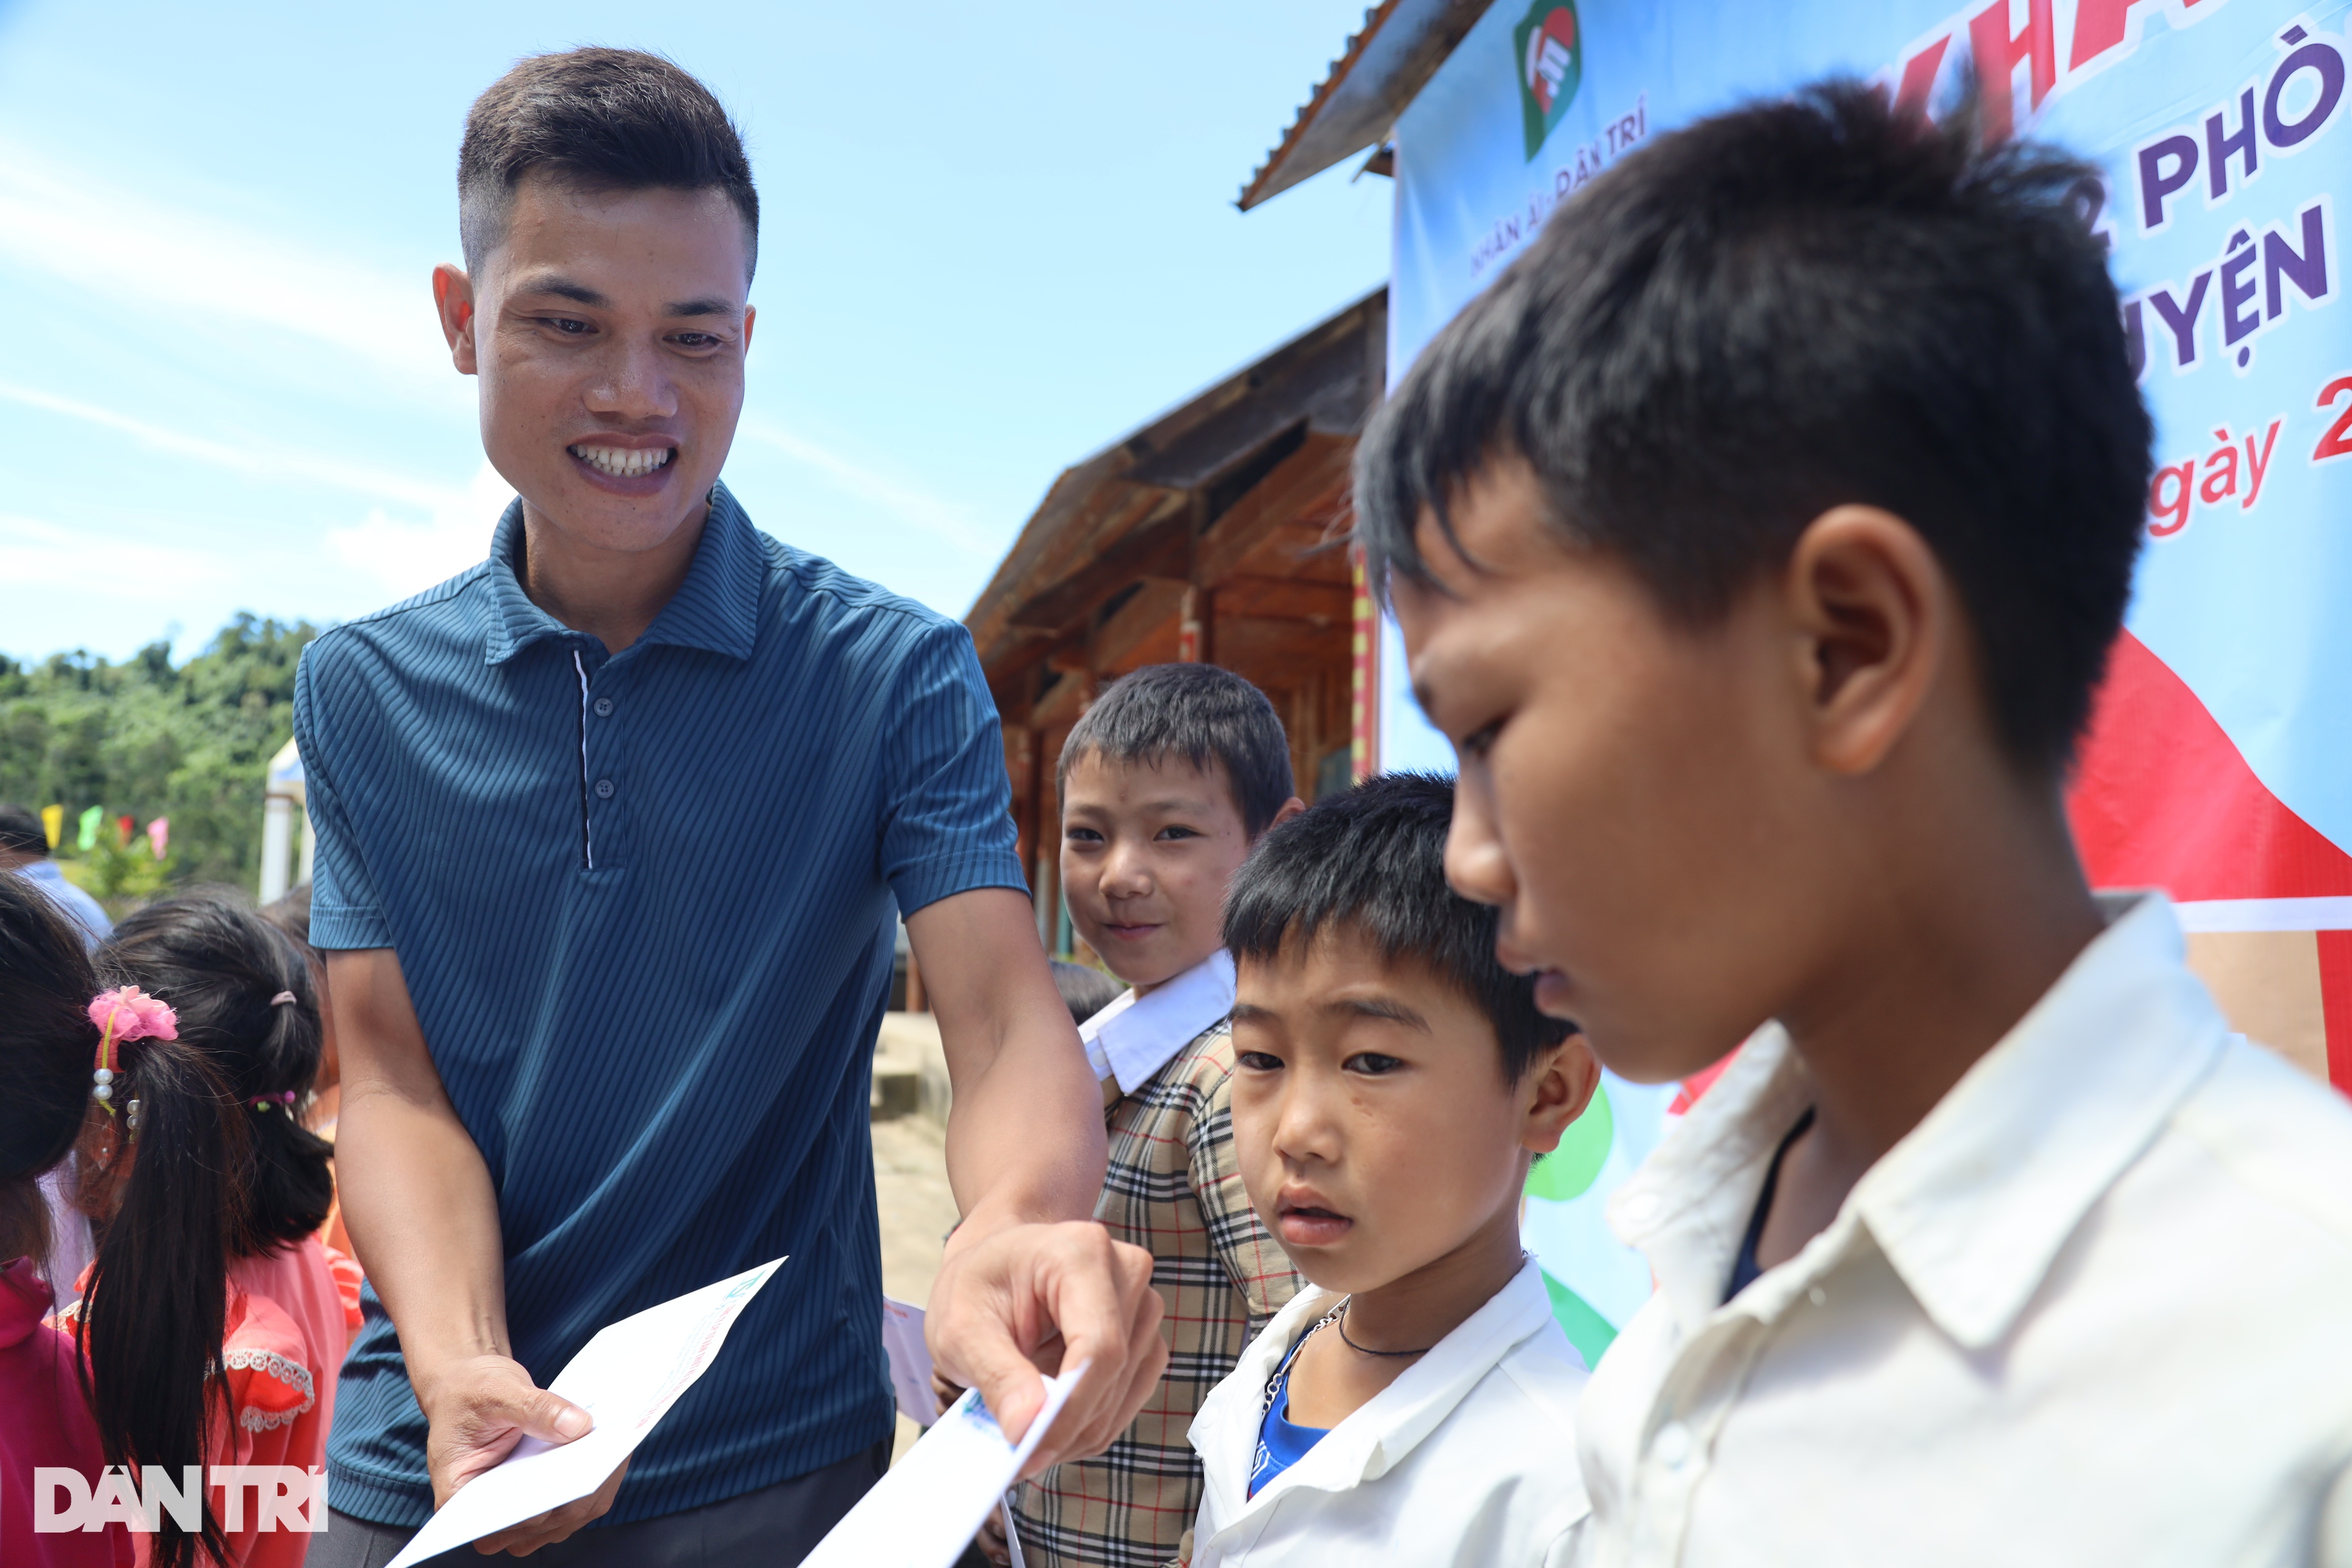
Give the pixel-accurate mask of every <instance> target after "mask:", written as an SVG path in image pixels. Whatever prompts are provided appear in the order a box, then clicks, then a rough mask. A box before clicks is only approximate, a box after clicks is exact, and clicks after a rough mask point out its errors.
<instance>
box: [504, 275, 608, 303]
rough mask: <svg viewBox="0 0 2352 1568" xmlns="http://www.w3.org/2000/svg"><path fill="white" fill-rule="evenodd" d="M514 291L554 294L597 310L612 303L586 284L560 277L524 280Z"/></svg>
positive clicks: (519, 292)
mask: <svg viewBox="0 0 2352 1568" xmlns="http://www.w3.org/2000/svg"><path fill="white" fill-rule="evenodd" d="M514 291H515V292H516V293H518V294H552V295H554V296H555V297H556V298H557V299H559V300H572V302H573V303H575V304H581V305H586V306H589V307H590V308H592V309H595V310H602V309H604V307H605V306H607V305H610V304H611V303H612V301H611V300H607V299H605V298H604V296H603V295H602V294H599V293H598V292H596V290H595V289H591V288H590V287H588V285H586V284H585V283H574V282H573V281H572V279H569V278H565V277H562V276H560V275H557V276H549V277H540V278H525V279H520V280H519V281H518V282H517V283H516V284H515V286H514Z"/></svg>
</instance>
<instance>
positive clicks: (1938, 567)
mask: <svg viewBox="0 0 2352 1568" xmlns="http://www.w3.org/2000/svg"><path fill="white" fill-rule="evenodd" d="M1781 586H1782V592H1783V595H1784V607H1785V609H1786V611H1787V613H1788V615H1789V616H1790V620H1791V621H1792V622H1793V623H1794V629H1795V632H1796V639H1795V641H1796V647H1795V654H1794V657H1795V658H1796V660H1797V668H1796V672H1795V673H1796V676H1797V679H1799V680H1800V681H1801V683H1802V686H1803V694H1802V700H1803V702H1804V704H1805V706H1806V709H1807V710H1808V713H1809V716H1810V720H1811V727H1812V731H1813V738H1812V752H1813V755H1814V758H1815V760H1816V761H1817V762H1819V763H1821V764H1822V766H1823V767H1826V768H1828V769H1829V770H1830V771H1831V772H1832V773H1843V774H1849V775H1851V774H1859V773H1869V772H1871V771H1872V770H1874V768H1876V767H1877V766H1878V765H1879V763H1882V762H1884V761H1885V758H1886V755H1887V753H1888V752H1890V751H1892V750H1893V749H1894V746H1895V742H1896V741H1898V740H1900V739H1901V738H1902V736H1903V734H1904V732H1905V731H1906V730H1907V729H1908V728H1909V727H1910V725H1911V722H1912V721H1913V719H1914V718H1915V717H1916V715H1917V713H1918V711H1919V710H1920V707H1921V706H1922V705H1923V704H1924V703H1925V702H1926V701H1927V694H1928V692H1929V691H1930V689H1932V688H1933V687H1934V685H1935V682H1936V678H1937V674H1938V673H1939V672H1940V670H1941V668H1942V666H1943V662H1944V660H1945V659H1946V658H1948V657H1949V649H1948V646H1947V645H1948V642H1949V640H1950V637H1951V636H1952V634H1953V633H1954V632H1955V631H1956V630H1957V629H1958V626H1959V625H1960V622H1959V617H1958V613H1957V606H1956V605H1954V603H1953V598H1952V593H1953V590H1952V586H1951V581H1950V579H1949V578H1948V577H1947V576H1946V575H1945V573H1944V568H1943V564H1942V563H1940V562H1938V561H1937V559H1936V553H1935V552H1934V551H1932V550H1930V549H1929V548H1928V547H1927V541H1926V540H1924V539H1922V538H1920V537H1919V533H1918V531H1917V530H1916V529H1914V528H1913V527H1912V526H1911V525H1910V524H1909V523H1907V522H1906V521H1903V519H1901V518H1899V517H1897V516H1895V514H1894V513H1893V512H1890V511H1885V510H1881V509H1880V508H1877V507H1874V506H1839V507H1832V508H1831V509H1830V510H1828V511H1825V512H1823V513H1822V515H1821V516H1819V517H1817V518H1815V519H1813V521H1811V523H1809V524H1807V525H1806V528H1805V531H1804V532H1803V533H1801V534H1800V535H1799V536H1798V539H1797V545H1796V548H1795V549H1794V550H1793V551H1791V552H1790V556H1789V563H1788V565H1787V567H1786V568H1785V570H1784V571H1783V573H1782V575H1781Z"/></svg>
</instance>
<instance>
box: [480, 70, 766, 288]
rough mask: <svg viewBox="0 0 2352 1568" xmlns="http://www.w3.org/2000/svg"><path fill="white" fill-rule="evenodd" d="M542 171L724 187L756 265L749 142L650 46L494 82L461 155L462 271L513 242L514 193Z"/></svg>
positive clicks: (602, 186) (756, 206) (575, 178)
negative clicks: (510, 223) (649, 49)
mask: <svg viewBox="0 0 2352 1568" xmlns="http://www.w3.org/2000/svg"><path fill="white" fill-rule="evenodd" d="M533 170H543V171H545V172H547V173H549V174H554V175H557V176H559V177H561V178H562V179H563V180H565V181H567V182H569V183H571V184H574V185H576V186H578V187H580V188H582V189H585V190H591V191H642V190H651V189H656V188H662V189H668V190H677V191H712V190H715V191H723V192H725V193H726V195H727V199H728V200H729V201H730V202H732V203H734V204H735V210H736V211H737V212H739V213H740V214H741V215H742V216H743V228H744V231H745V235H746V237H747V239H748V243H749V256H750V265H751V266H753V267H756V266H757V265H758V263H759V258H760V193H759V192H758V191H757V190H755V189H754V188H753V187H752V184H751V160H750V159H749V158H746V157H745V156H744V155H743V138H742V136H741V134H740V132H738V131H737V130H736V129H735V123H734V121H731V120H730V119H728V118H727V110H724V109H723V108H721V107H719V100H718V99H716V98H714V97H712V96H711V93H710V89H709V88H707V87H704V86H703V85H702V84H701V83H700V82H699V81H697V80H696V79H694V78H693V77H692V76H690V75H688V73H687V72H686V71H685V70H683V69H681V68H679V67H678V66H677V64H676V63H675V62H673V61H670V60H667V59H665V58H662V57H661V56H659V55H656V54H648V53H646V51H645V50H643V49H601V48H587V49H567V50H565V51H564V52H562V54H552V55H532V56H530V58H526V59H520V60H517V61H516V62H515V65H514V68H513V69H511V70H509V71H508V72H507V74H506V75H504V76H502V77H500V78H499V79H498V80H497V81H495V82H493V83H491V84H490V87H489V89H488V91H486V92H484V93H483V94H482V96H481V97H479V98H478V99H476V100H474V107H473V108H472V109H471V110H468V111H467V115H466V139H465V141H464V142H462V143H461V144H460V145H459V147H458V149H457V230H458V237H459V239H460V241H461V242H462V243H463V244H464V246H465V249H466V269H467V271H469V272H473V273H476V274H478V273H479V272H480V270H481V266H482V259H483V258H485V257H487V256H488V254H489V253H490V252H491V251H493V250H495V249H497V248H498V247H499V243H500V242H501V241H502V240H504V239H505V238H506V227H507V218H508V216H509V214H510V213H511V212H512V210H513V207H514V195H515V188H516V187H517V186H518V185H520V184H521V183H522V179H523V176H524V175H526V174H530V173H531V172H532V171H533Z"/></svg>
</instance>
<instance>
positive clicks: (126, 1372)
mask: <svg viewBox="0 0 2352 1568" xmlns="http://www.w3.org/2000/svg"><path fill="white" fill-rule="evenodd" d="M100 962H101V965H102V967H103V969H104V971H105V978H106V979H107V980H108V981H109V982H110V983H113V984H131V985H137V986H138V987H140V988H141V989H142V990H143V991H145V992H146V993H147V994H150V995H152V996H155V997H157V998H159V999H161V1000H163V1001H164V1002H166V1003H169V1004H170V1005H171V1006H172V1008H173V1011H174V1013H175V1014H176V1015H177V1016H178V1032H179V1037H178V1039H176V1040H169V1041H164V1040H152V1039H150V1040H140V1041H136V1042H133V1043H132V1044H131V1046H130V1047H128V1048H127V1050H126V1051H125V1053H124V1068H125V1071H126V1074H127V1077H128V1084H127V1087H126V1085H124V1084H123V1083H121V1082H118V1083H117V1085H116V1088H115V1098H114V1103H115V1104H116V1105H118V1106H126V1107H127V1105H128V1104H129V1102H131V1101H132V1100H135V1101H136V1102H137V1103H138V1105H139V1116H138V1123H137V1128H136V1136H135V1138H134V1139H132V1140H131V1142H129V1144H128V1145H127V1146H128V1147H129V1148H130V1149H131V1152H132V1156H131V1160H130V1170H129V1173H128V1175H127V1176H126V1177H125V1178H124V1179H123V1180H122V1181H121V1183H120V1184H119V1190H120V1195H121V1207H120V1208H119V1209H118V1210H117V1211H116V1212H115V1213H114V1215H113V1216H112V1218H111V1219H110V1220H108V1221H107V1222H106V1223H105V1226H104V1234H103V1236H102V1237H101V1239H100V1243H99V1249H98V1264H97V1269H96V1271H95V1273H94V1274H93V1275H92V1276H91V1279H90V1288H89V1292H88V1293H87V1294H86V1296H85V1297H84V1301H83V1308H82V1324H83V1332H84V1337H85V1341H86V1343H87V1345H88V1349H89V1375H90V1380H91V1384H92V1388H91V1406H92V1408H93V1409H94V1410H95V1411H96V1413H97V1415H98V1423H99V1431H100V1436H102V1437H103V1439H104V1440H105V1443H106V1450H107V1459H108V1462H110V1463H112V1464H138V1465H163V1466H165V1467H168V1468H173V1469H174V1470H175V1471H176V1469H177V1468H178V1467H181V1466H184V1465H189V1464H196V1463H201V1462H203V1460H204V1458H205V1439H206V1437H207V1436H208V1434H209V1431H210V1430H211V1428H210V1426H208V1421H210V1420H217V1421H221V1422H223V1423H226V1420H227V1418H228V1415H229V1412H228V1411H227V1409H226V1403H225V1402H226V1394H225V1391H224V1388H225V1385H224V1384H221V1383H220V1382H219V1381H218V1379H217V1378H216V1377H215V1376H214V1371H215V1369H216V1368H217V1367H218V1366H219V1364H220V1356H221V1330H222V1322H223V1319H224V1318H225V1316H226V1311H227V1304H228V1303H227V1269H228V1263H229V1260H230V1258H232V1257H239V1256H242V1257H259V1256H261V1255H263V1254H265V1253H268V1252H269V1251H271V1250H273V1249H275V1248H277V1247H281V1246H285V1245H289V1244H291V1243H294V1242H299V1241H300V1240H301V1239H302V1237H305V1236H308V1235H310V1233H311V1232H313V1231H315V1230H317V1229H318V1228H319V1226H320V1225H322V1224H324V1223H325V1221H326V1217H327V1214H328V1211H329V1209H330V1208H331V1205H332V1203H333V1199H334V1183H333V1177H332V1174H331V1168H330V1166H329V1163H328V1162H329V1160H330V1158H331V1154H332V1152H333V1151H332V1148H331V1145H329V1144H328V1143H327V1142H325V1140H323V1139H321V1138H320V1137H319V1136H318V1135H317V1134H315V1133H313V1132H311V1131H310V1130H309V1129H308V1128H306V1127H304V1126H303V1125H302V1124H301V1111H302V1101H303V1099H304V1097H305V1096H306V1095H308V1094H309V1092H310V1084H311V1080H312V1079H315V1078H316V1077H317V1076H318V1071H319V1047H320V1026H319V1008H318V1000H317V995H316V993H315V992H314V990H313V988H312V985H311V981H310V965H309V964H308V963H307V962H305V960H304V959H303V957H302V956H301V954H300V952H299V950H297V948H296V947H295V946H294V944H293V942H292V941H291V940H290V939H289V938H288V937H287V936H286V935H285V934H284V933H283V932H281V931H278V930H276V929H275V928H273V927H271V926H270V925H268V923H267V922H265V921H263V920H262V919H261V917H260V916H259V915H257V913H256V912H255V911H254V910H253V909H252V907H251V906H250V905H249V904H248V903H247V902H246V901H245V900H244V899H243V898H242V896H240V895H239V894H237V893H236V892H234V891H230V890H227V889H198V890H196V891H194V892H190V893H186V894H183V895H181V896H179V897H177V898H173V899H167V900H163V901H161V902H158V903H154V904H151V905H149V906H148V907H147V908H145V909H143V910H140V911H139V912H138V913H136V914H134V915H132V916H131V918H130V919H128V920H126V921H123V922H122V924H121V925H120V926H119V927H117V928H116V930H115V933H114V936H113V938H112V939H111V940H110V942H108V943H107V945H106V947H105V948H104V950H103V951H102V952H101V955H100ZM280 997H284V998H286V1000H283V1001H280V1000H278V998H280ZM125 1131H129V1130H128V1129H125ZM119 1137H120V1134H118V1138H119ZM215 1406H217V1407H218V1408H217V1409H216V1410H215V1409H214V1408H213V1407H215ZM163 1523H164V1531H163V1533H160V1534H158V1535H156V1536H155V1537H154V1538H153V1543H154V1562H155V1563H156V1565H157V1568H184V1565H185V1564H186V1563H187V1562H188V1560H189V1557H190V1555H191V1554H192V1553H193V1552H194V1546H195V1538H194V1537H192V1536H189V1535H186V1534H184V1533H183V1532H181V1531H178V1529H177V1527H176V1526H173V1525H172V1524H171V1523H170V1521H169V1520H168V1517H167V1518H166V1520H165V1521H163ZM203 1539H204V1541H205V1544H206V1546H207V1548H208V1549H210V1550H213V1551H214V1552H215V1554H216V1555H218V1554H219V1541H220V1534H219V1525H218V1522H217V1521H215V1519H214V1518H213V1517H212V1514H211V1512H210V1510H206V1512H205V1521H204V1527H203Z"/></svg>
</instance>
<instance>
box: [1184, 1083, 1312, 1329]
mask: <svg viewBox="0 0 2352 1568" xmlns="http://www.w3.org/2000/svg"><path fill="white" fill-rule="evenodd" d="M1217 1054H1218V1055H1219V1056H1220V1057H1229V1056H1230V1054H1231V1044H1230V1037H1227V1044H1226V1048H1225V1049H1224V1050H1223V1051H1221V1052H1219V1053H1217ZM1221 1068H1222V1070H1219V1071H1218V1072H1217V1074H1216V1077H1215V1079H1214V1081H1213V1083H1210V1084H1208V1085H1206V1086H1204V1087H1205V1088H1206V1089H1207V1093H1206V1096H1205V1098H1204V1099H1203V1100H1202V1105H1201V1108H1200V1112H1199V1114H1198V1115H1196V1116H1194V1117H1193V1119H1192V1130H1191V1131H1190V1132H1189V1133H1188V1134H1187V1135H1186V1142H1187V1144H1188V1145H1189V1152H1190V1154H1191V1156H1192V1169H1191V1176H1192V1192H1193V1195H1194V1196H1195V1197H1197V1198H1198V1199H1199V1200H1200V1204H1201V1218H1202V1222H1203V1223H1204V1224H1206V1225H1207V1226H1208V1227H1209V1245H1210V1246H1211V1247H1214V1248H1215V1249H1216V1254H1217V1261H1218V1262H1219V1263H1221V1264H1223V1266H1224V1270H1225V1275H1226V1277H1227V1278H1228V1279H1232V1280H1233V1282H1234V1289H1236V1290H1238V1291H1240V1292H1241V1294H1242V1298H1243V1300H1246V1301H1247V1302H1248V1303H1249V1319H1250V1321H1249V1331H1250V1337H1251V1338H1252V1339H1255V1338H1256V1337H1257V1336H1258V1334H1259V1332H1260V1331H1263V1330H1264V1329H1265V1325H1266V1324H1267V1322H1268V1321H1271V1320H1272V1319H1273V1317H1274V1315H1275V1314H1276V1312H1279V1311H1281V1310H1282V1309H1283V1308H1284V1307H1286V1306H1287V1305H1289V1303H1290V1299H1291V1297H1293V1296H1295V1295H1297V1293H1298V1276H1297V1273H1295V1272H1294V1271H1293V1270H1292V1268H1291V1267H1290V1258H1289V1255H1288V1254H1287V1253H1285V1252H1284V1251H1283V1250H1282V1247H1281V1245H1280V1244H1279V1243H1277V1242H1276V1240H1275V1239H1274V1233H1273V1232H1271V1231H1269V1230H1267V1229H1266V1228H1265V1222H1264V1221H1262V1220H1260V1219H1259V1218H1258V1217H1257V1210H1256V1209H1255V1208H1253V1207H1252V1206H1251V1205H1250V1200H1249V1189H1248V1188H1247V1187H1245V1186H1244V1185H1243V1184H1242V1167H1241V1157H1240V1155H1239V1153H1238V1152H1236V1151H1235V1149H1234V1088H1233V1086H1234V1075H1233V1068H1232V1063H1231V1061H1230V1060H1226V1061H1223V1062H1222V1064H1221Z"/></svg>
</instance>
